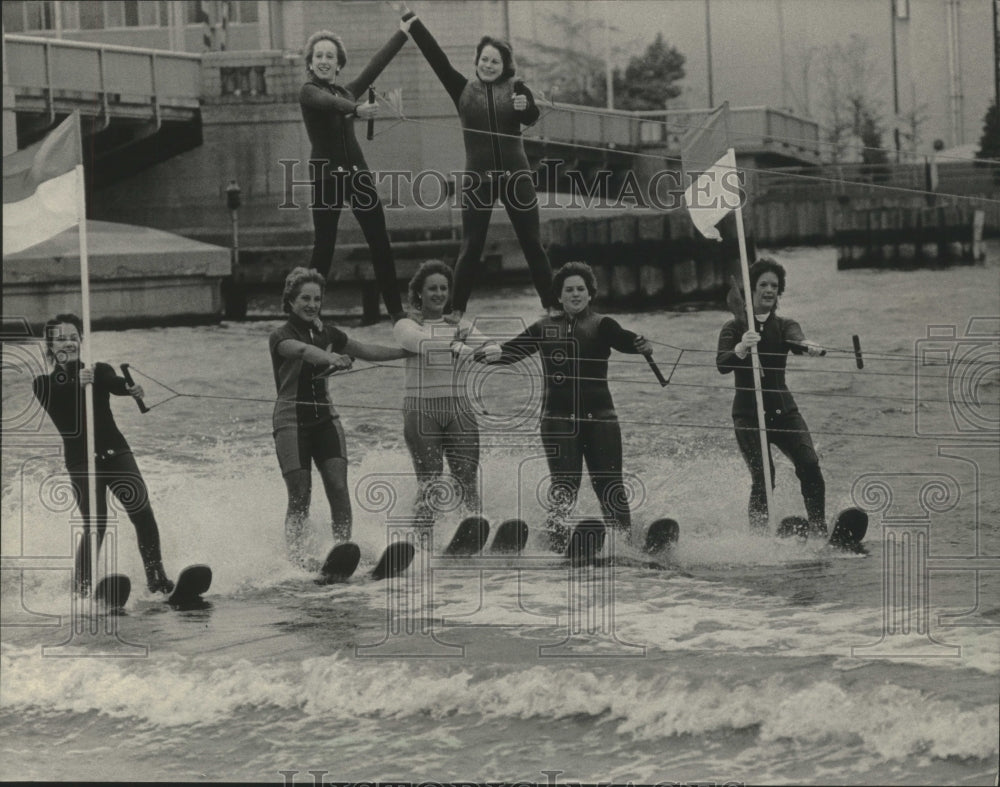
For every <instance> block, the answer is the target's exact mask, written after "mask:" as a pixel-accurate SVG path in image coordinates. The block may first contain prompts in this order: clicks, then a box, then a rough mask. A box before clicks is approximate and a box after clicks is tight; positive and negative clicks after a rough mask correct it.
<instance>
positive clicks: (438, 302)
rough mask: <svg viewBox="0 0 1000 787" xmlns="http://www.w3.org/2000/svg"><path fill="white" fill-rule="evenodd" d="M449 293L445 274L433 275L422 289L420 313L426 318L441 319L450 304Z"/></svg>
mask: <svg viewBox="0 0 1000 787" xmlns="http://www.w3.org/2000/svg"><path fill="white" fill-rule="evenodd" d="M448 293H449V287H448V278H447V277H446V276H445V275H444V274H443V273H432V274H431V275H430V276H428V277H427V278H426V279H424V286H423V287H421V288H420V313H421V314H423V316H424V317H430V318H436V317H440V316H441V315H442V314H443V313H444V308H445V306H446V305H447V304H448Z"/></svg>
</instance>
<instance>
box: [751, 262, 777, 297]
mask: <svg viewBox="0 0 1000 787" xmlns="http://www.w3.org/2000/svg"><path fill="white" fill-rule="evenodd" d="M769 272H770V273H773V274H774V275H775V276H777V277H778V295H781V294H782V293H783V292H784V291H785V268H784V266H783V265H781V263H779V262H775V261H774V260H773V259H771V258H770V257H758V258H757V261H756V262H755V263H754V264H753V265H751V266H750V290H751V291H753V290H754V289H756V287H757V280H758V279H759V278H760V277H761V276H763V275H764V274H765V273H769Z"/></svg>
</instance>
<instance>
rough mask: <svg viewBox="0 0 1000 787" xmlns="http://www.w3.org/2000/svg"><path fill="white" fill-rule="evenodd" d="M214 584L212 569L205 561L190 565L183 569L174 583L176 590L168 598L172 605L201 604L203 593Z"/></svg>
mask: <svg viewBox="0 0 1000 787" xmlns="http://www.w3.org/2000/svg"><path fill="white" fill-rule="evenodd" d="M211 586H212V569H211V568H209V567H208V566H206V565H205V564H203V563H198V564H195V565H193V566H188V567H187V568H185V569H184V570H183V571H181V573H180V576H179V577H177V584H176V585H174V592H173V593H171V594H170V596H169V598H167V603H168V604H169V605H170V606H172V607H181V608H185V607H197V606H199V605H201V604H202V603H203V602H202V598H201V594H202V593H204V592H205V591H207V590H208V589H209V588H210V587H211Z"/></svg>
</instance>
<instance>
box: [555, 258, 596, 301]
mask: <svg viewBox="0 0 1000 787" xmlns="http://www.w3.org/2000/svg"><path fill="white" fill-rule="evenodd" d="M570 276H579V277H581V278H582V279H583V283H584V284H586V285H587V292H589V293H590V297H591V298H593V297H594V296H595V295H597V277H596V276H594V269H593V268H591V267H590V266H589V265H588V264H587V263H585V262H567V263H566V264H565V265H563V266H562V267H561V268H560V269H559V270H557V271H556V272H555V273H554V274H553V275H552V294H553V296H555V299H556V300H557V301H558V300H559V294H560V293H561V292H562V288H563V285H564V284H566V279H568V278H569V277H570Z"/></svg>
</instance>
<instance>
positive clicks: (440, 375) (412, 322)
mask: <svg viewBox="0 0 1000 787" xmlns="http://www.w3.org/2000/svg"><path fill="white" fill-rule="evenodd" d="M451 285H452V271H451V268H450V267H448V266H447V265H446V264H445V263H443V262H441V261H440V260H428V261H427V262H425V263H424V264H423V265H421V266H420V267H419V268H418V269H417V272H416V273H415V274H414V275H413V278H412V279H410V286H409V300H410V306H411V307H412V309H413V312H412V314H413V316H412V317H406V318H403V319H402V320H400V321H399V322H397V323H396V325H395V326H394V327H393V335H394V336H395V338H396V341H398V342H399V344H400V346H401V347H403V349H405V350H408V351H410V352H411V353H413V355H410V356H409V357H408V358H407V359H406V363H405V366H406V394H405V398H404V400H403V435H404V437H405V439H406V446H407V448H409V449H410V457H411V459H412V460H413V469H414V471H415V472H416V474H417V498H416V502H415V504H414V518H415V521H416V524H417V525H419V526H423V527H429V526H431V525H433V523H434V513H435V512H434V506H433V500H432V498H433V493H432V487H433V483H434V481H435V480H436V479H438V478H440V477H441V473H442V471H443V470H444V461H445V460H447V462H448V467H449V468H450V470H451V474H452V477H453V478H454V479H455V481H456V482H457V483H458V486H459V489H460V491H461V494H462V503H463V506H464V507H465V508H466V509H467V510H468V511H470V512H472V513H474V514H476V515H479V514H480V513H481V512H480V508H481V505H480V495H479V424H478V422H477V421H476V415H475V412H474V410H473V408H472V403H471V402H470V400H469V395H468V392H467V390H466V387H465V372H467V371H468V366H467V364H468V362H469V361H470V360H471V356H472V354H473V351H474V350H477V349H478V350H481V351H482V352H483V354H484V356H485V357H486V358H488V359H492V360H496V359H498V358H499V357H500V348H499V347H498V346H497V344H496V343H495V342H492V341H490V340H488V339H487V338H486V337H485V336H483V335H482V334H481V333H479V332H478V331H477V330H475V329H474V328H473V327H472V326H471V325H470V324H468V323H467V322H464V321H463V322H461V323H459V325H458V326H457V328H456V326H455V325H453V324H448V323H446V322H445V320H444V314H445V312H446V311H447V310H448V308H449V306H450V305H451Z"/></svg>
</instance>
